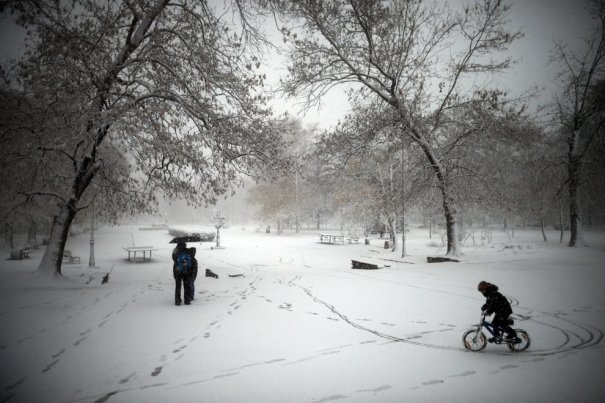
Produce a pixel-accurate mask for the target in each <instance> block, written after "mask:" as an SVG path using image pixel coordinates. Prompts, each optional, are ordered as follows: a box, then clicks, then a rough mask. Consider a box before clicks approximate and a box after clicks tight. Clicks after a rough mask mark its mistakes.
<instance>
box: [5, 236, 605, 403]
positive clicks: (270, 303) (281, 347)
mask: <svg viewBox="0 0 605 403" xmlns="http://www.w3.org/2000/svg"><path fill="white" fill-rule="evenodd" d="M141 226H142V225H141ZM141 226H139V225H134V226H121V227H104V228H101V229H100V230H99V231H98V232H97V233H96V236H95V238H96V249H95V250H96V254H95V256H96V265H97V266H98V268H89V267H88V251H89V241H88V234H82V235H79V236H76V237H73V238H70V239H69V241H68V245H67V249H70V250H71V251H72V252H73V254H74V255H78V256H80V257H81V259H82V263H81V264H72V265H64V274H65V278H64V279H60V280H55V281H51V282H49V281H48V280H45V278H44V277H40V276H37V275H36V274H35V269H36V267H37V264H38V263H39V261H40V258H41V257H42V254H43V250H42V249H39V250H34V251H33V253H32V254H31V257H30V258H29V259H25V260H21V261H12V260H6V258H7V257H8V256H9V251H8V250H7V249H3V250H0V252H1V253H2V256H3V259H2V260H1V263H0V266H1V268H0V279H1V280H0V281H1V282H0V319H1V322H0V323H1V324H2V328H1V329H0V330H1V331H0V359H1V364H2V365H1V370H0V371H1V375H0V388H1V389H0V390H1V394H0V401H2V402H4V401H8V402H105V401H108V402H112V403H113V402H188V403H190V402H332V401H342V402H425V401H427V402H428V401H430V402H515V401H516V402H588V401H595V402H597V401H600V402H602V401H605V382H603V372H604V370H605V349H604V348H603V344H604V343H603V340H602V339H603V331H604V330H605V315H604V310H605V296H604V295H605V293H604V292H603V287H604V285H605V265H604V264H603V263H604V262H605V233H603V232H586V233H585V238H586V240H587V241H588V243H589V244H590V247H587V248H579V249H570V248H567V247H565V246H564V245H561V244H559V242H558V234H557V233H556V232H552V233H549V239H550V242H548V243H544V242H542V240H541V234H540V233H539V232H538V231H517V233H516V235H515V237H514V238H510V237H509V236H507V235H506V234H505V233H503V232H496V231H495V232H494V234H493V235H494V239H493V243H492V244H491V245H485V246H481V247H473V246H471V247H465V248H463V252H464V256H463V259H464V261H463V262H461V263H438V264H428V263H426V257H427V256H432V255H442V254H443V248H441V247H439V246H436V244H439V243H440V241H439V240H438V239H437V238H434V239H433V240H430V239H429V238H428V233H427V232H426V231H425V230H420V229H415V230H413V231H412V232H411V233H410V234H409V235H408V243H407V249H408V253H409V255H410V256H408V257H406V258H405V259H403V260H404V261H403V262H402V259H401V258H400V252H395V253H391V252H390V251H388V250H385V249H383V248H382V245H383V241H380V240H378V239H372V242H371V244H370V245H364V243H363V239H362V240H361V241H362V242H360V243H359V244H345V245H328V244H321V243H319V242H318V238H317V233H316V232H315V231H313V232H305V233H301V234H298V235H296V234H293V233H286V234H284V235H281V236H278V235H276V234H273V233H271V234H266V233H264V232H255V231H254V228H250V227H249V228H246V229H243V228H240V227H232V228H229V229H227V230H223V231H222V232H221V244H222V245H223V246H225V249H211V248H210V247H211V246H212V245H214V244H209V243H203V244H190V246H196V247H197V248H198V254H197V256H198V259H199V261H200V265H201V268H202V269H205V268H210V269H212V271H214V272H215V273H217V274H218V275H219V276H220V277H219V279H213V278H204V277H202V276H200V277H199V278H198V281H197V283H196V299H195V301H194V302H193V303H192V305H190V306H185V305H183V306H175V305H174V281H173V279H172V272H171V267H172V263H171V258H170V254H171V250H172V247H173V246H174V245H170V244H169V243H168V241H169V240H170V239H171V237H170V236H169V234H168V232H167V231H166V230H159V231H143V230H140V229H139V227H141ZM133 244H134V245H139V246H141V245H142V246H147V245H151V246H154V247H155V248H157V250H156V251H155V252H154V254H153V260H152V261H151V262H146V263H140V262H139V263H132V262H128V261H127V260H126V252H125V251H124V250H123V249H122V248H123V247H126V246H131V245H133ZM351 259H358V260H371V261H377V262H380V263H381V264H384V265H388V267H384V268H382V269H380V270H372V271H368V270H352V269H351ZM112 267H113V270H112V272H111V274H110V277H109V282H108V283H107V284H101V278H102V277H103V275H105V274H106V273H107V272H108V271H109V270H110V269H111V268H112ZM229 275H242V276H237V277H230V276H229ZM480 280H486V281H489V282H493V283H495V284H497V285H498V286H499V287H500V290H501V291H502V292H503V293H504V294H505V295H506V296H507V297H509V299H510V300H511V301H512V304H513V309H514V311H515V314H518V315H521V316H523V317H524V318H525V319H524V320H518V321H517V322H516V324H515V327H519V328H523V329H525V330H527V331H528V332H529V334H530V336H531V346H530V348H529V350H527V351H525V352H522V353H511V352H509V351H508V349H507V347H506V346H505V345H492V344H489V345H488V346H487V348H486V349H485V350H484V351H483V352H479V353H471V352H467V351H465V349H464V348H463V346H462V342H461V337H462V334H463V332H464V331H465V330H466V329H467V328H469V327H470V326H471V325H473V324H475V323H477V322H478V320H479V314H480V307H481V305H482V304H483V303H484V299H483V297H482V296H481V294H479V293H478V292H477V290H476V285H477V283H478V282H479V281H480Z"/></svg>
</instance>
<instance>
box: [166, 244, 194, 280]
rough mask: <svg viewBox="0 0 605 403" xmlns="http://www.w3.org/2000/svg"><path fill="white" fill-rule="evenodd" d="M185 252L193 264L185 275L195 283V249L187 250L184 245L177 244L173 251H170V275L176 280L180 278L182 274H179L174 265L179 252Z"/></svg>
mask: <svg viewBox="0 0 605 403" xmlns="http://www.w3.org/2000/svg"><path fill="white" fill-rule="evenodd" d="M183 251H185V252H187V253H188V254H189V255H191V260H192V262H193V266H192V267H191V270H189V272H188V273H186V275H187V277H189V278H191V279H193V280H194V281H195V279H196V278H197V270H198V267H197V266H198V263H197V259H196V258H195V253H196V252H197V250H196V248H193V247H192V248H187V246H186V245H185V244H178V245H177V246H176V248H174V250H173V251H172V262H173V264H172V274H173V276H174V278H175V279H176V278H178V277H180V276H182V275H183V274H182V273H180V272H179V270H178V269H177V265H176V261H177V257H178V255H179V253H180V252H183Z"/></svg>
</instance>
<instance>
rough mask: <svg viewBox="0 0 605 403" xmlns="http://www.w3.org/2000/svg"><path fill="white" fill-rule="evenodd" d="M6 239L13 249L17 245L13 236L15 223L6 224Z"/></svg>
mask: <svg viewBox="0 0 605 403" xmlns="http://www.w3.org/2000/svg"><path fill="white" fill-rule="evenodd" d="M4 231H5V232H4V241H5V242H6V244H7V245H8V247H9V248H11V249H13V248H14V247H15V241H14V237H13V224H12V223H9V222H7V223H6V224H5V225H4Z"/></svg>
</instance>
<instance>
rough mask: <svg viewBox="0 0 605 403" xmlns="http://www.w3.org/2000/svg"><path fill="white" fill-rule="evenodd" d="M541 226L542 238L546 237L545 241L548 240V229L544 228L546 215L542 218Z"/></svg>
mask: <svg viewBox="0 0 605 403" xmlns="http://www.w3.org/2000/svg"><path fill="white" fill-rule="evenodd" d="M540 228H541V229H542V238H544V242H548V238H546V231H545V230H544V216H542V219H541V220H540Z"/></svg>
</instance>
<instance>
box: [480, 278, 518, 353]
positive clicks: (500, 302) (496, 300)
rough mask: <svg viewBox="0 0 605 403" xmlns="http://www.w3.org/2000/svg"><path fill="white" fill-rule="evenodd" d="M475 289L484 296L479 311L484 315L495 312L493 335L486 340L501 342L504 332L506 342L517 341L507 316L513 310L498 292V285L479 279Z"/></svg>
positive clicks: (510, 320)
mask: <svg viewBox="0 0 605 403" xmlns="http://www.w3.org/2000/svg"><path fill="white" fill-rule="evenodd" d="M477 290H478V291H479V292H480V293H481V294H483V296H484V297H485V304H484V305H483V306H482V307H481V311H483V312H484V313H485V315H486V316H489V315H491V314H495V315H494V319H493V320H492V325H493V326H494V337H490V338H489V339H488V340H487V341H489V342H490V343H501V342H502V341H503V340H502V333H506V334H507V338H506V340H505V341H506V342H511V341H512V342H517V341H518V340H519V338H518V337H517V333H516V332H515V331H514V330H513V329H512V328H511V327H510V325H512V324H513V320H512V319H510V318H509V316H510V315H511V314H512V313H513V310H512V308H511V306H510V303H509V302H508V300H507V299H506V297H505V296H504V295H502V294H500V293H499V292H498V286H496V285H495V284H491V283H488V282H487V281H481V282H480V283H479V285H478V286H477Z"/></svg>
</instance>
